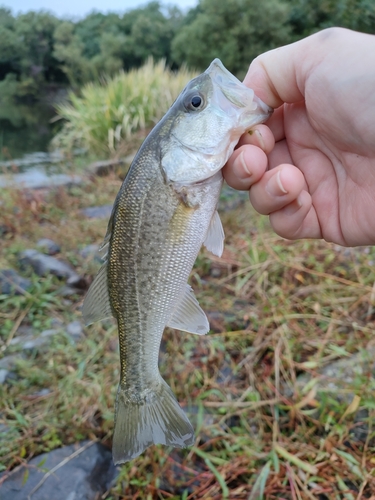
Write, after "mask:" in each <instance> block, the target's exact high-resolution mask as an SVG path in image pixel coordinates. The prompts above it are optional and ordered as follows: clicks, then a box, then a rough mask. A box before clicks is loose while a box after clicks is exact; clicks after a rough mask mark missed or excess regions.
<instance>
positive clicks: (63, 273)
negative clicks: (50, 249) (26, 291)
mask: <svg viewBox="0 0 375 500" xmlns="http://www.w3.org/2000/svg"><path fill="white" fill-rule="evenodd" d="M19 263H20V265H21V266H22V267H27V266H31V267H32V268H33V270H34V272H35V273H36V274H37V275H38V276H45V275H48V274H53V275H55V276H57V277H58V278H66V279H72V280H73V281H74V280H76V281H77V282H79V281H80V280H81V277H80V276H79V275H78V274H77V273H76V272H75V270H74V269H73V268H72V267H71V266H70V265H69V264H67V263H66V262H63V261H61V260H58V259H56V258H55V257H51V256H50V255H44V253H40V252H38V251H37V250H30V249H29V250H24V251H23V252H21V254H20V258H19ZM70 284H71V283H70Z"/></svg>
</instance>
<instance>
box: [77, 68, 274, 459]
mask: <svg viewBox="0 0 375 500" xmlns="http://www.w3.org/2000/svg"><path fill="white" fill-rule="evenodd" d="M271 111H272V110H271V109H270V108H269V107H268V106H266V105H265V104H264V103H262V102H261V101H260V100H259V99H258V98H257V97H256V96H254V92H253V91H252V90H251V89H248V88H247V87H245V85H243V84H242V83H241V82H239V80H237V79H236V78H235V77H234V76H233V75H231V74H230V73H229V72H228V71H227V70H226V69H225V68H224V66H223V65H222V63H221V62H220V61H219V60H217V59H216V60H215V61H213V62H212V64H211V65H210V67H209V68H208V69H207V70H206V71H205V72H204V73H203V74H202V75H199V76H198V77H197V78H195V79H194V80H192V81H191V82H189V84H188V85H187V86H186V87H185V89H184V90H183V91H182V93H181V94H180V96H179V97H178V98H177V100H176V101H175V103H174V104H173V105H172V107H171V108H170V110H169V111H168V112H167V114H166V115H165V116H164V117H163V119H162V120H161V121H160V122H159V123H158V125H156V126H155V127H154V129H153V130H152V132H151V133H150V134H149V136H148V137H147V138H146V140H145V141H144V143H143V145H142V146H141V148H140V150H139V151H138V153H137V155H136V156H135V158H134V160H133V163H132V165H131V167H130V169H129V172H128V174H127V176H126V178H125V180H124V182H123V184H122V186H121V188H120V191H119V193H118V195H117V197H116V200H115V203H114V207H113V211H112V215H111V218H110V221H109V224H108V231H107V235H106V237H105V240H104V246H103V248H104V247H106V245H107V244H108V253H107V255H106V260H105V262H104V264H103V267H102V268H101V270H100V271H99V273H98V275H97V277H96V278H95V280H94V281H93V283H92V285H91V287H90V289H89V291H88V293H87V296H86V298H85V301H84V304H83V309H82V312H83V316H84V318H85V320H86V322H87V324H90V323H92V322H94V321H97V320H99V319H103V318H104V317H107V316H108V315H113V316H114V317H115V318H116V319H117V324H118V334H119V344H120V364H121V370H120V384H119V388H118V392H117V398H116V411H115V430H114V436H113V459H114V461H115V463H123V462H126V461H128V460H131V459H132V458H135V457H136V456H138V455H139V454H140V453H142V452H143V451H144V450H145V449H146V448H147V447H148V446H150V445H151V444H157V443H160V444H164V445H170V446H175V447H180V448H181V447H185V446H190V445H192V444H193V443H194V440H195V437H194V430H193V428H192V425H191V423H190V422H189V420H188V418H187V416H186V415H185V413H184V411H183V410H182V408H181V407H180V406H179V404H178V402H177V400H176V398H175V396H174V394H173V392H172V390H171V388H170V387H169V386H168V384H167V383H166V382H165V381H164V380H163V378H162V377H161V375H160V372H159V368H158V357H159V349H160V342H161V338H162V335H163V331H164V329H165V327H166V326H169V327H172V328H176V329H179V330H183V331H186V332H190V333H195V334H198V335H202V334H206V333H207V332H208V331H209V324H208V320H207V317H206V315H205V314H204V312H203V311H202V309H201V308H200V306H199V304H198V301H197V300H196V298H195V296H194V293H193V291H192V289H191V287H190V286H189V285H188V284H187V281H188V277H189V274H190V272H191V269H192V267H193V265H194V261H195V259H196V257H197V255H198V252H199V250H200V248H201V246H202V244H204V245H205V247H206V248H207V249H208V250H209V251H211V252H213V253H214V254H215V255H219V256H220V255H221V253H222V251H223V241H224V232H223V228H222V225H221V222H220V218H219V215H218V213H217V211H216V207H217V203H218V199H219V194H220V189H221V186H222V174H221V168H222V167H223V165H224V164H225V162H226V161H227V159H228V157H229V156H230V154H231V153H232V152H233V150H234V147H235V145H236V143H237V142H238V140H239V138H240V136H241V134H243V133H244V132H245V131H246V130H248V129H249V128H250V127H251V126H253V125H255V124H257V123H260V122H262V121H264V120H266V119H267V118H268V116H269V115H270V113H271Z"/></svg>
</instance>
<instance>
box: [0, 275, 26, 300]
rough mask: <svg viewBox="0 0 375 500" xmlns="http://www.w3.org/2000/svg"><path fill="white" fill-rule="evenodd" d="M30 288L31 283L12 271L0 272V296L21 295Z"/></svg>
mask: <svg viewBox="0 0 375 500" xmlns="http://www.w3.org/2000/svg"><path fill="white" fill-rule="evenodd" d="M30 287H31V281H30V280H28V279H26V278H22V277H21V276H19V274H17V273H16V271H14V270H13V269H4V270H2V271H0V294H5V295H9V294H11V293H14V294H15V295H22V293H23V292H25V291H26V290H28V289H29V288H30Z"/></svg>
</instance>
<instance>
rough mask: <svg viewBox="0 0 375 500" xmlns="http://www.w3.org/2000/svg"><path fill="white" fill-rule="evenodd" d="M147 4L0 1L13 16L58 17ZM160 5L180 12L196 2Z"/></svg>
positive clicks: (128, 0)
mask: <svg viewBox="0 0 375 500" xmlns="http://www.w3.org/2000/svg"><path fill="white" fill-rule="evenodd" d="M147 3H149V2H148V1H147V0H0V6H1V7H7V8H8V9H11V10H12V12H13V14H18V13H20V12H28V11H30V10H33V11H36V10H42V9H43V10H49V11H50V12H52V13H53V14H55V15H57V16H58V17H69V18H78V17H84V16H86V15H87V14H88V13H89V12H91V11H92V10H97V11H100V12H104V13H106V12H109V11H111V12H120V13H122V12H125V11H127V10H130V9H134V8H136V7H139V6H144V5H146V4H147ZM160 3H162V4H172V5H178V6H179V7H180V8H181V9H182V10H187V9H188V8H191V7H194V6H195V5H196V4H197V3H198V0H160Z"/></svg>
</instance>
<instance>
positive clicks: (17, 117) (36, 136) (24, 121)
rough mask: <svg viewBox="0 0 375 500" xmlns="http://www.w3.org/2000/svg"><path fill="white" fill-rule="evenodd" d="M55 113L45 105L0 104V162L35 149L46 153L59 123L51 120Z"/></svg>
mask: <svg viewBox="0 0 375 500" xmlns="http://www.w3.org/2000/svg"><path fill="white" fill-rule="evenodd" d="M54 116H55V112H54V110H53V108H52V107H51V106H48V105H42V104H38V105H32V106H27V105H14V104H6V103H5V104H4V103H1V105H0V161H6V160H14V159H18V158H22V157H23V156H24V155H25V154H28V153H34V152H36V151H40V152H47V151H48V146H49V143H50V141H51V139H52V137H53V135H54V134H55V133H56V131H57V129H58V126H59V124H56V123H55V124H53V123H51V119H52V118H53V117H54Z"/></svg>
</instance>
